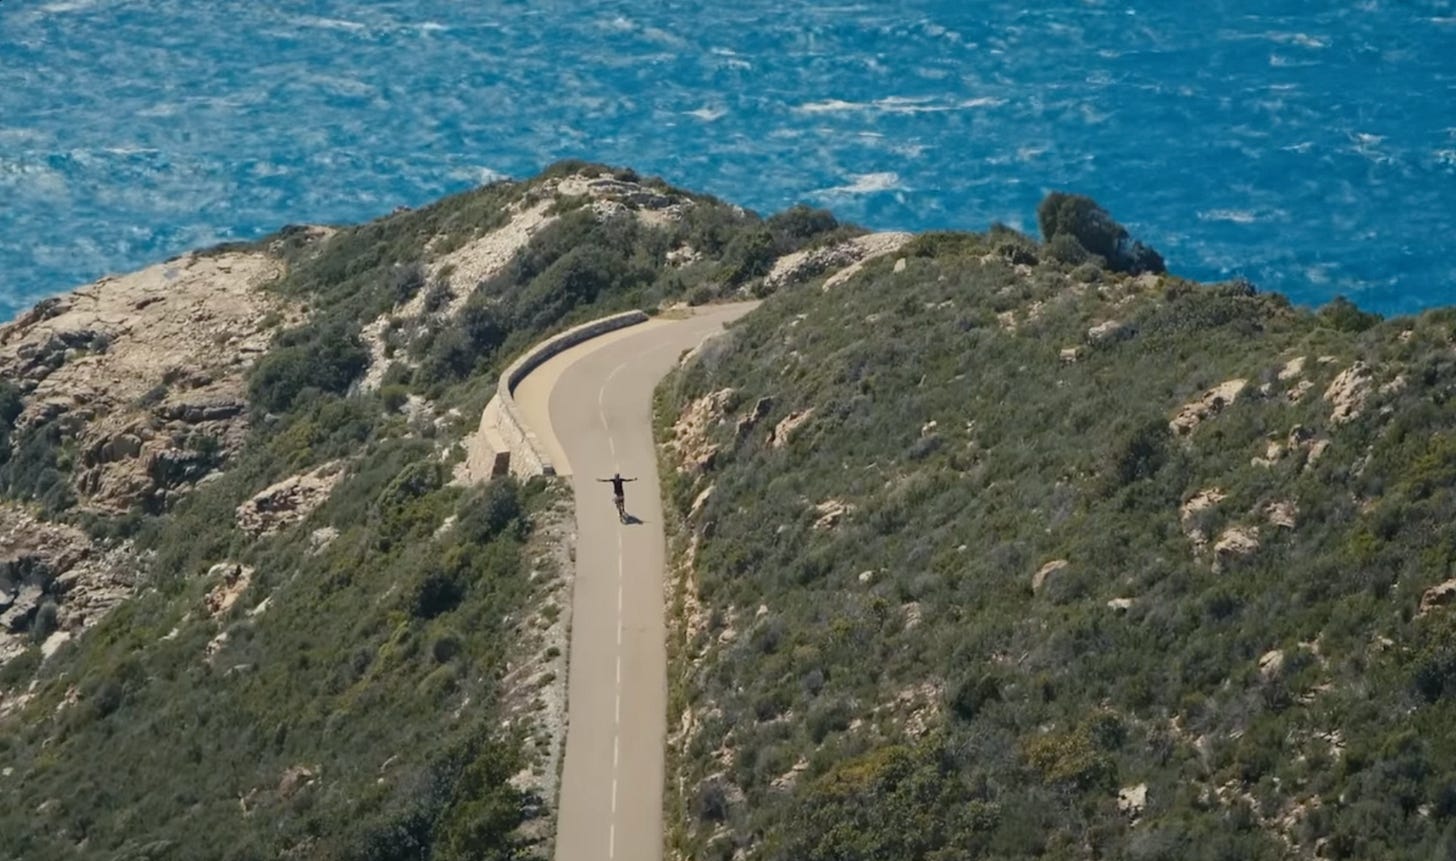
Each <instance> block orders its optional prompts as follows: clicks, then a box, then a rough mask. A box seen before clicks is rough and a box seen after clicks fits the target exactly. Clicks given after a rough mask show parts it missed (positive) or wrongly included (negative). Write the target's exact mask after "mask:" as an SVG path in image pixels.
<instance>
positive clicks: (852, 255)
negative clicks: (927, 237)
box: [764, 233, 912, 290]
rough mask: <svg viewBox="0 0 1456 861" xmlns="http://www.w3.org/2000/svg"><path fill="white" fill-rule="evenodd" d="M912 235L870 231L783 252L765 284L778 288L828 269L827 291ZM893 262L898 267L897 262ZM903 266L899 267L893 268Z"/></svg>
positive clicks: (896, 249)
mask: <svg viewBox="0 0 1456 861" xmlns="http://www.w3.org/2000/svg"><path fill="white" fill-rule="evenodd" d="M911 238H912V235H911V234H909V233H871V234H868V235H866V236H857V237H855V238H854V239H850V240H846V241H844V242H841V243H839V244H837V245H830V246H825V247H821V248H810V249H806V250H803V251H795V252H794V253H792V254H785V255H784V256H783V257H780V258H779V259H778V260H776V261H774V265H773V268H772V269H771V270H770V271H769V273H768V275H767V276H766V277H765V278H764V283H765V285H767V286H768V287H770V288H774V289H777V288H780V287H786V286H788V285H791V284H798V283H801V282H804V281H808V280H809V279H811V278H815V277H817V276H819V275H823V274H824V273H826V272H829V273H833V274H832V275H830V277H829V278H828V279H826V280H825V282H824V289H825V290H829V289H831V288H833V287H836V286H838V285H839V284H842V283H843V282H844V281H846V280H848V279H849V278H851V277H853V276H854V275H855V273H857V272H859V271H860V269H862V268H863V267H864V264H865V263H868V262H869V261H870V260H873V259H875V258H876V257H883V256H885V255H886V254H893V253H894V252H896V251H899V250H900V249H901V248H902V247H904V245H905V243H907V242H909V241H910V239H911ZM896 265H897V266H899V261H896ZM903 269H904V267H903V266H900V268H899V269H898V270H896V271H903Z"/></svg>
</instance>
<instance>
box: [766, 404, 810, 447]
mask: <svg viewBox="0 0 1456 861" xmlns="http://www.w3.org/2000/svg"><path fill="white" fill-rule="evenodd" d="M814 409H815V408H814V407H809V408H808V409H807V410H799V411H798V412H796V413H789V414H788V415H787V416H784V417H783V418H782V419H780V420H779V423H778V424H777V425H775V426H774V429H773V431H772V432H771V433H770V434H769V436H768V444H769V445H770V446H772V447H773V448H783V447H785V446H787V445H788V444H789V439H790V438H791V437H792V436H793V435H794V432H795V431H797V430H798V429H799V428H801V427H803V425H804V423H805V422H807V421H809V419H811V418H813V417H814Z"/></svg>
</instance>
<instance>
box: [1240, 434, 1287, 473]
mask: <svg viewBox="0 0 1456 861" xmlns="http://www.w3.org/2000/svg"><path fill="white" fill-rule="evenodd" d="M1284 454H1285V449H1284V444H1283V443H1281V442H1278V441H1277V440H1271V441H1270V442H1269V443H1268V445H1266V446H1265V447H1264V456H1263V457H1255V458H1252V459H1250V461H1249V464H1250V465H1251V466H1262V467H1266V468H1267V467H1271V466H1273V465H1274V464H1276V463H1278V462H1279V460H1280V459H1281V458H1283V457H1284Z"/></svg>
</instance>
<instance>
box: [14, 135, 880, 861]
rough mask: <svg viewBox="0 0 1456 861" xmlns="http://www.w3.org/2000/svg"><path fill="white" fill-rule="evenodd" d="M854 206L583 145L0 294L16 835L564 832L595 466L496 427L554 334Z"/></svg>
mask: <svg viewBox="0 0 1456 861" xmlns="http://www.w3.org/2000/svg"><path fill="white" fill-rule="evenodd" d="M858 232H859V231H856V230H854V229H853V228H845V227H840V226H839V225H838V224H836V223H835V222H834V220H833V219H832V218H831V217H829V216H828V215H827V214H826V213H818V212H813V211H809V210H791V211H789V212H787V213H784V214H781V215H779V216H775V217H773V218H769V219H763V218H760V217H759V216H757V215H756V214H753V213H750V212H745V211H744V210H741V209H738V208H736V207H733V206H730V205H728V204H724V203H721V202H719V201H716V200H713V199H711V198H707V197H703V196H699V195H693V194H690V193H687V192H684V191H681V190H678V189H674V188H672V187H670V186H668V185H667V184H665V183H663V182H661V181H660V180H647V179H643V178H640V177H637V176H636V175H635V174H633V173H631V172H630V171H613V170H609V169H607V168H603V167H599V166H593V165H585V164H579V163H566V164H561V165H557V166H555V167H553V168H552V169H550V170H548V171H547V172H546V173H545V174H543V175H542V176H540V177H537V178H536V179H533V180H530V181H528V182H501V183H496V184H493V185H490V186H486V187H483V188H480V189H476V190H474V191H470V192H467V193H465V194H461V195H457V196H455V197H452V198H448V199H446V200H443V201H441V202H439V203H437V204H434V205H432V206H429V207H425V208H422V209H419V210H414V211H409V210H404V211H399V212H396V213H394V214H392V215H390V216H388V217H385V218H381V219H379V220H377V221H374V222H371V223H368V224H364V225H360V226H356V227H289V228H285V229H284V230H282V231H280V232H279V233H277V234H276V235H274V236H270V237H267V238H265V239H263V240H261V241H259V242H256V243H241V244H234V245H228V246H223V247H218V248H213V249H207V250H204V251H200V252H195V253H191V254H187V255H183V256H182V257H179V258H177V259H175V260H170V261H167V262H166V263H163V264H159V265H158V266H155V267H152V268H150V269H147V270H144V271H142V272H139V273H134V274H132V275H127V276H121V277H113V278H106V279H102V281H100V282H98V283H96V284H94V285H89V286H87V287H85V288H82V289H80V290H77V291H75V292H73V293H71V294H68V295H65V296H60V297H56V298H54V299H50V300H47V301H45V302H42V303H40V305H38V306H37V307H36V308H35V309H33V310H32V311H30V312H28V313H26V314H24V315H22V316H21V317H20V318H19V319H17V320H16V321H14V322H12V323H9V324H7V325H5V326H3V327H0V766H3V767H0V835H3V839H0V855H4V856H5V857H15V858H25V859H27V861H42V859H51V858H68V859H69V858H105V859H115V858H127V859H142V858H164V857H165V858H237V859H245V858H259V859H262V858H269V859H271V858H280V857H294V858H310V859H319V858H325V859H326V858H339V859H370V858H375V859H386V858H388V859H393V858H406V857H410V858H419V857H430V858H437V859H448V858H514V857H537V856H543V855H546V854H548V853H549V850H550V841H551V834H552V821H553V820H552V817H553V813H552V805H553V804H554V798H555V792H554V787H555V781H556V775H557V769H558V768H559V761H560V750H561V744H562V716H563V708H564V698H565V690H564V685H565V678H566V673H565V656H564V654H563V652H564V648H565V644H566V631H565V622H564V620H563V619H562V608H563V607H565V606H568V605H569V602H570V596H571V583H572V566H571V564H570V561H571V554H572V553H573V552H574V551H573V547H572V535H571V532H572V530H571V527H570V523H571V520H570V507H569V506H570V499H569V494H568V493H567V492H566V491H565V490H564V488H563V487H562V486H561V485H559V484H554V483H547V482H544V481H540V480H536V481H532V482H529V483H527V484H524V485H522V484H518V483H516V482H514V481H511V480H506V479H502V480H498V481H493V482H491V483H490V484H488V485H486V486H484V487H481V486H476V485H473V484H471V482H469V481H468V480H467V478H468V476H466V475H464V474H463V470H462V463H463V461H464V458H465V453H466V448H467V445H468V439H467V438H468V434H469V433H470V432H471V431H473V430H474V429H475V428H476V426H477V424H478V423H479V420H480V415H481V409H482V407H483V406H484V405H485V403H486V401H487V399H488V398H489V396H490V394H491V393H493V392H494V391H495V388H496V379H497V377H498V376H499V373H500V371H501V369H502V368H503V367H504V366H505V365H506V364H507V363H508V362H509V361H510V360H511V359H512V358H513V357H514V356H515V355H517V354H518V353H520V351H521V350H522V349H524V348H525V347H527V346H528V345H529V344H531V343H533V342H534V341H536V340H538V339H540V338H542V337H543V336H545V335H547V334H549V333H551V332H555V331H559V330H561V329H563V328H566V327H567V326H570V325H572V324H575V323H578V322H581V321H583V320H588V319H592V318H594V317H597V316H600V315H603V314H607V313H611V312H614V311H619V310H625V309H628V308H646V309H651V310H653V311H656V310H658V309H661V308H664V307H670V306H672V305H673V304H675V303H679V302H682V301H690V302H693V303H700V302H705V301H709V300H712V299H714V298H716V297H717V296H719V295H729V294H736V293H738V292H740V291H742V290H743V289H745V288H746V287H747V286H748V285H749V284H750V282H752V281H753V280H754V279H759V280H761V276H762V275H763V274H764V273H766V272H767V271H768V267H769V266H770V264H772V262H773V261H774V260H775V259H776V258H777V257H779V256H782V255H784V254H788V253H792V252H795V251H797V250H799V249H800V248H801V247H802V246H804V245H805V244H806V243H811V244H812V243H814V242H824V241H830V240H836V239H844V238H847V237H850V236H853V235H856V234H857V233H858Z"/></svg>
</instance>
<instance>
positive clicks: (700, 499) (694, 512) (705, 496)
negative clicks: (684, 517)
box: [688, 484, 717, 518]
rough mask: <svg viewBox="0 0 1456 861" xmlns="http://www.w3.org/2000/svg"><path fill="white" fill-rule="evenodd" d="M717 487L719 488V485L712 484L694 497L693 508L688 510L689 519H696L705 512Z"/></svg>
mask: <svg viewBox="0 0 1456 861" xmlns="http://www.w3.org/2000/svg"><path fill="white" fill-rule="evenodd" d="M715 487H717V485H713V484H710V485H708V486H707V487H705V488H703V489H702V491H701V492H700V493H698V495H697V496H695V497H693V505H692V508H690V509H689V510H688V517H689V518H696V517H697V516H698V515H699V514H701V513H702V512H703V508H704V506H706V505H707V504H708V500H709V499H711V498H712V497H713V489H714V488H715Z"/></svg>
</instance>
